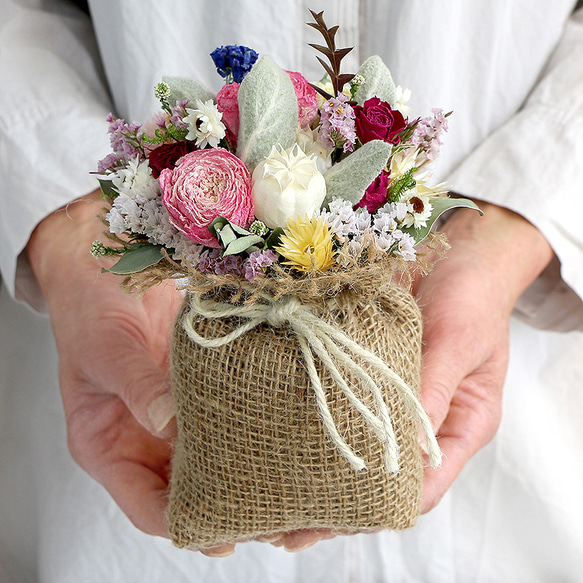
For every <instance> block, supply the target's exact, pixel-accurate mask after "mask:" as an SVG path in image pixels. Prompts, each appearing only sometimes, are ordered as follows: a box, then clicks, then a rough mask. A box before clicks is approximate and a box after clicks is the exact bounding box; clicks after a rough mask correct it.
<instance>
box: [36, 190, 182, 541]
mask: <svg viewBox="0 0 583 583" xmlns="http://www.w3.org/2000/svg"><path fill="white" fill-rule="evenodd" d="M101 207H102V203H101V202H100V200H99V197H98V194H97V192H95V193H93V194H91V195H89V196H87V197H84V198H83V199H80V200H78V201H76V202H74V203H72V204H71V205H69V207H67V208H66V209H62V210H60V211H57V212H56V213H54V214H53V215H51V216H49V217H47V218H46V219H45V220H44V221H43V222H42V223H41V224H40V225H39V226H38V227H37V229H36V230H35V232H34V233H33V235H32V237H31V240H30V242H29V245H28V248H27V250H28V253H29V257H30V260H31V263H32V265H33V269H34V271H35V274H36V276H37V279H38V281H39V283H40V285H41V287H42V289H43V292H44V294H45V296H46V298H47V301H48V304H49V310H50V316H51V324H52V327H53V333H54V336H55V340H56V345H57V350H58V353H59V376H60V384H61V392H62V398H63V404H64V409H65V415H66V420H67V431H68V442H69V448H70V450H71V453H72V455H73V457H74V459H75V460H76V461H77V463H79V465H80V466H81V467H83V468H84V469H85V470H86V471H87V472H88V473H89V474H90V475H91V476H92V477H94V478H95V479H96V480H97V481H99V482H100V483H101V484H103V485H104V486H105V488H106V489H107V490H108V491H109V492H110V494H111V495H112V496H113V498H114V499H115V500H116V502H117V503H118V504H119V506H120V507H121V509H122V510H123V511H124V512H125V513H126V514H127V515H128V517H129V518H130V519H131V520H132V522H133V523H134V524H135V525H136V526H137V527H138V528H140V529H141V530H143V531H145V532H148V533H151V534H156V535H160V536H167V534H166V532H167V528H166V525H165V521H164V511H165V506H166V501H165V490H166V487H167V483H168V469H169V460H170V443H169V441H168V437H170V436H171V434H172V429H171V427H172V425H170V426H168V422H169V421H170V419H171V417H172V400H171V397H170V394H169V390H170V387H169V378H168V348H169V338H170V330H171V326H172V322H173V319H174V317H175V315H176V312H177V310H178V307H179V304H180V300H181V298H180V295H179V294H178V293H177V292H176V291H175V290H174V289H173V286H158V287H157V288H156V289H152V290H150V291H149V292H147V293H146V294H145V295H144V297H143V298H141V299H137V298H136V297H134V296H130V295H129V294H127V293H125V292H123V291H122V290H121V288H120V286H119V283H120V282H119V278H117V277H116V276H114V275H112V274H101V273H100V271H101V266H102V264H101V263H100V262H98V261H96V260H95V259H94V258H93V257H91V255H90V253H89V250H90V247H91V242H92V241H93V240H94V239H97V238H101V237H100V236H101V232H102V231H103V225H102V224H101V222H100V221H99V219H98V218H97V214H98V213H99V211H100V209H101Z"/></svg>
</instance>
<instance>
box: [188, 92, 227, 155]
mask: <svg viewBox="0 0 583 583" xmlns="http://www.w3.org/2000/svg"><path fill="white" fill-rule="evenodd" d="M195 105H196V108H191V107H187V108H186V111H187V112H188V115H187V116H186V117H185V118H184V120H183V121H184V122H185V123H187V124H188V134H187V135H186V139H187V140H196V142H195V143H196V145H197V146H198V147H199V148H205V147H206V146H207V145H209V144H210V146H211V147H212V148H216V147H217V146H218V145H219V142H220V141H221V140H222V139H223V138H224V137H225V135H226V128H225V124H224V123H223V122H222V121H221V119H222V117H223V114H222V113H221V112H220V111H219V109H218V107H217V106H216V105H215V104H214V103H213V100H212V99H209V100H208V101H205V102H203V101H201V100H200V99H197V100H196V101H195Z"/></svg>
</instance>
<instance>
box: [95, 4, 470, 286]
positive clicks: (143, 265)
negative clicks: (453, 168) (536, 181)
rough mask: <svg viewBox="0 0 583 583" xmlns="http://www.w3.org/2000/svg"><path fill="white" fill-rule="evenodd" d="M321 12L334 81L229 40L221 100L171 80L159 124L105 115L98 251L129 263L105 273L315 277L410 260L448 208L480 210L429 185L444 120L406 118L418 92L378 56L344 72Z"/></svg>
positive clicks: (216, 56) (161, 90)
mask: <svg viewBox="0 0 583 583" xmlns="http://www.w3.org/2000/svg"><path fill="white" fill-rule="evenodd" d="M314 17H315V19H316V22H315V23H313V26H314V27H315V28H317V29H318V30H319V31H320V32H322V34H323V35H324V38H325V40H326V43H327V44H326V46H325V47H324V46H318V45H315V46H316V49H317V50H319V51H320V52H321V53H323V54H324V55H325V56H326V57H328V59H329V60H330V65H328V64H327V63H326V62H325V61H324V60H323V59H321V58H320V59H319V60H320V62H321V63H322V64H323V65H324V68H325V71H326V76H325V77H324V79H323V80H321V81H319V82H317V83H313V84H311V83H309V82H308V81H307V80H306V79H305V78H304V77H303V76H302V75H301V74H300V73H297V72H291V71H282V70H281V69H280V68H279V67H278V66H277V65H276V64H275V63H274V62H273V61H272V60H271V59H270V58H269V57H267V56H265V57H263V58H262V59H260V60H258V55H257V53H255V51H253V50H252V49H249V48H247V47H242V46H225V47H220V48H217V49H216V50H215V51H213V53H212V54H211V56H212V58H213V60H214V62H215V64H216V66H217V71H218V72H219V74H220V75H221V76H223V77H225V80H226V84H225V85H224V86H223V88H222V89H221V90H220V91H219V93H218V94H217V95H216V96H213V95H211V94H210V93H209V92H208V91H207V90H206V89H205V88H204V87H202V86H201V85H199V84H198V83H196V82H195V81H191V80H185V79H181V78H165V80H164V81H162V82H161V83H159V84H158V85H157V86H156V88H155V94H156V96H157V97H158V99H159V100H160V103H161V110H160V111H159V112H157V113H156V114H155V115H154V116H153V117H152V119H151V120H149V121H147V122H146V123H144V124H143V125H140V124H137V123H132V124H128V123H126V122H125V121H124V120H122V119H114V118H113V116H111V115H110V116H109V118H108V122H109V133H110V137H111V145H112V148H113V153H112V154H110V155H109V156H107V157H106V158H105V159H104V160H102V161H101V162H100V163H99V169H98V171H99V173H100V174H101V175H102V178H101V181H100V182H101V185H102V190H103V193H104V195H105V197H106V198H107V199H109V201H110V202H111V209H110V210H109V212H108V213H107V217H106V219H107V223H108V225H109V231H110V233H112V234H114V235H117V236H118V237H117V243H118V245H117V246H106V245H104V244H103V243H101V242H95V243H94V245H93V248H92V253H93V254H94V255H95V256H100V255H121V258H120V260H119V262H118V263H117V264H116V265H115V266H114V267H113V268H112V269H111V271H113V272H114V273H119V274H125V275H128V274H131V273H135V272H139V271H142V270H144V269H147V268H149V267H151V266H153V265H156V264H157V263H158V262H160V261H162V260H163V259H164V257H168V258H171V259H173V260H174V262H175V265H176V264H177V265H182V267H183V268H184V269H188V270H192V269H194V270H196V271H198V272H200V273H203V274H217V275H221V276H222V275H231V276H233V277H234V278H241V279H244V280H246V281H248V282H251V283H253V282H255V281H256V280H258V279H260V278H262V277H265V276H267V277H269V276H272V277H275V276H277V275H278V274H281V273H282V272H287V274H288V275H291V276H292V277H296V278H297V277H308V278H309V277H316V276H318V275H321V274H323V273H325V272H329V271H338V270H346V269H347V268H349V266H350V265H352V266H355V265H362V264H363V263H366V262H367V261H372V260H373V258H377V259H378V258H379V257H381V254H386V255H388V256H393V257H398V258H401V259H402V260H404V261H407V262H414V261H416V259H417V252H416V245H417V244H418V243H420V242H421V241H422V240H423V239H425V237H427V235H428V233H429V232H430V229H431V227H432V225H433V223H434V222H435V220H436V219H437V218H438V217H439V216H440V215H441V213H443V212H444V211H445V210H447V209H450V208H453V207H456V206H474V205H473V203H471V202H470V201H466V200H461V199H450V198H448V197H447V190H446V187H445V185H444V184H438V185H433V186H431V185H429V183H428V181H429V179H430V171H429V166H430V164H431V162H432V161H434V160H435V159H436V158H437V156H438V154H439V148H440V146H441V144H442V142H443V135H444V133H445V132H446V131H447V126H448V116H449V114H444V113H443V112H442V111H441V110H438V109H434V110H433V112H432V115H431V116H429V117H425V118H410V117H408V106H407V105H406V99H407V98H408V96H409V95H410V92H408V91H403V90H402V89H401V88H400V87H396V86H395V84H394V83H393V80H392V78H391V74H390V72H389V70H388V69H387V68H386V66H385V65H384V64H383V62H382V61H381V60H380V58H378V57H372V58H369V59H368V60H367V61H366V62H365V63H364V64H363V65H362V67H361V68H360V70H359V71H358V73H357V74H356V75H346V74H344V75H343V74H340V72H339V67H340V62H341V60H342V58H343V57H344V56H345V55H346V54H347V53H348V52H349V49H336V47H335V42H334V34H333V32H332V29H329V28H327V27H326V25H325V24H324V21H323V18H322V15H321V14H315V13H314ZM399 96H400V98H398V97H399ZM371 247H372V248H374V251H378V252H380V253H376V252H375V253H371ZM351 259H352V261H351Z"/></svg>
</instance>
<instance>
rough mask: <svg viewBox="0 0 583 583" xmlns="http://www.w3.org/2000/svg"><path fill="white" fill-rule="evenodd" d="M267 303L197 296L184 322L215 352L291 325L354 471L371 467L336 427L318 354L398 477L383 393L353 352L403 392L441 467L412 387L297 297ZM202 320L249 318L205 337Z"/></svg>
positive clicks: (323, 410) (333, 433)
mask: <svg viewBox="0 0 583 583" xmlns="http://www.w3.org/2000/svg"><path fill="white" fill-rule="evenodd" d="M262 298H263V299H264V300H265V302H266V303H259V302H255V303H254V304H251V305H248V306H247V305H243V306H235V305H232V304H226V303H221V302H216V301H214V300H211V299H203V298H202V297H201V295H200V294H193V295H192V296H191V309H190V311H189V312H188V313H187V314H186V316H185V317H184V322H183V326H184V330H185V332H186V333H187V334H188V336H189V337H190V338H191V339H192V340H193V341H194V342H196V343H197V344H199V345H200V346H203V347H205V348H216V347H220V346H224V345H226V344H229V343H230V342H232V341H233V340H235V339H236V338H239V337H240V336H242V335H243V334H246V333H247V332H249V330H251V329H253V328H255V326H258V325H259V324H263V323H267V324H270V325H271V326H273V327H276V328H279V327H282V326H284V325H289V326H290V327H291V329H292V330H293V331H294V332H295V334H296V335H297V340H298V343H299V346H300V349H301V351H302V354H303V356H304V359H305V364H306V370H307V372H308V376H309V377H310V381H311V383H312V386H313V389H314V393H315V395H316V402H317V404H318V407H319V409H320V414H321V417H322V420H323V423H324V426H325V427H326V429H327V430H328V433H329V434H330V437H331V438H332V441H333V442H334V444H335V445H336V447H337V448H338V450H339V451H340V453H341V454H342V455H343V456H344V457H345V458H346V459H347V460H348V462H349V463H350V465H352V467H353V468H354V469H356V470H362V469H364V468H366V465H365V462H364V460H363V459H362V458H360V457H358V456H357V455H356V454H355V453H354V451H353V450H352V448H351V447H350V446H349V445H348V444H347V443H346V441H345V440H344V439H343V438H342V436H341V435H340V433H339V431H338V429H337V427H336V424H335V423H334V419H333V418H332V415H331V413H330V409H329V407H328V403H327V401H326V395H325V393H324V389H323V387H322V382H321V380H320V377H319V375H318V371H317V370H316V364H315V361H314V354H315V355H316V356H317V357H318V358H319V359H320V361H321V362H322V364H323V366H324V367H325V368H326V369H327V370H328V372H329V374H330V376H331V377H332V378H333V379H334V381H335V382H336V384H337V385H338V387H339V388H340V389H341V390H342V392H343V393H344V394H345V395H346V397H347V398H348V400H349V401H350V403H351V404H352V405H353V406H354V408H355V409H356V410H357V411H358V412H359V413H360V414H361V415H362V416H363V418H364V419H365V421H366V422H367V423H368V425H369V426H370V427H371V429H372V430H373V431H374V433H375V435H376V436H377V438H378V439H379V440H380V441H381V443H383V445H384V463H385V468H386V470H387V472H389V473H396V472H398V471H399V447H398V444H397V440H396V438H395V432H394V430H393V425H392V423H391V418H390V413H389V409H388V407H387V404H386V402H385V400H384V398H383V393H382V390H381V388H380V387H379V386H378V384H377V383H376V382H375V381H374V380H373V378H372V377H371V376H370V375H369V374H368V373H367V372H366V371H365V370H364V369H363V368H362V367H361V366H360V365H358V364H357V363H356V362H354V360H353V358H351V357H350V356H349V354H347V352H351V353H352V354H353V355H355V356H358V357H359V358H360V359H362V361H364V362H366V363H367V364H368V365H370V366H371V367H372V368H373V369H374V370H375V372H376V373H377V374H378V375H379V376H380V377H381V378H384V379H385V380H387V381H388V382H389V383H391V384H392V385H393V386H395V387H396V388H397V389H399V391H400V392H401V395H402V396H403V398H404V400H405V403H406V404H407V406H408V407H409V408H410V409H411V410H412V411H413V412H414V413H415V414H416V415H417V417H418V419H419V421H420V423H421V427H422V429H423V432H424V434H425V438H426V440H427V449H428V453H429V463H430V465H431V466H432V467H436V466H438V465H439V464H440V463H441V450H440V449H439V446H438V444H437V440H436V438H435V435H434V433H433V427H432V426H431V422H430V421H429V417H428V416H427V413H425V411H424V409H423V407H422V406H421V404H420V403H419V400H418V399H417V397H416V395H415V393H414V392H413V391H412V390H411V388H410V387H409V386H408V385H407V384H406V383H405V381H404V380H403V379H402V378H401V377H400V376H399V375H398V374H397V373H395V372H394V371H393V370H392V369H391V368H390V367H389V366H387V364H386V363H385V362H384V361H383V360H382V359H381V358H379V357H378V356H376V355H375V354H374V353H373V352H371V351H370V350H367V349H366V348H363V347H362V346H360V345H359V344H358V343H356V342H354V340H352V339H351V338H349V337H348V336H347V335H346V334H345V333H344V332H342V331H341V330H339V329H338V328H336V327H334V326H332V325H331V324H329V323H328V322H326V321H324V320H323V319H322V318H320V317H318V316H317V315H315V314H314V313H313V312H312V311H311V310H310V309H309V308H308V307H307V306H305V305H304V304H302V303H301V302H299V301H298V300H297V299H296V298H295V297H293V296H287V297H285V298H283V299H281V300H277V301H274V300H273V298H270V297H267V296H262ZM198 315H200V316H203V317H204V318H229V317H238V318H246V319H247V322H244V323H243V324H241V326H239V327H238V328H235V329H234V330H233V331H232V332H229V333H228V334H225V336H221V337H219V338H205V337H203V336H201V335H200V334H198V332H197V331H196V330H195V328H194V320H195V318H196V317H197V316H198ZM335 361H336V362H337V363H338V364H340V365H341V366H342V367H344V368H345V369H346V370H348V371H349V372H350V373H352V374H353V375H354V376H355V377H356V378H357V379H359V380H360V381H361V383H362V385H363V386H364V387H368V389H369V390H370V392H371V394H372V395H373V398H374V402H375V405H376V408H377V409H378V414H375V413H373V411H371V410H370V408H369V407H367V406H366V405H365V404H364V403H363V402H362V401H361V400H360V399H359V398H358V397H357V396H356V395H355V394H354V392H353V391H352V389H351V388H350V387H349V386H348V384H347V382H346V381H345V380H344V378H343V377H342V375H341V374H340V371H339V370H338V367H337V365H336V363H335Z"/></svg>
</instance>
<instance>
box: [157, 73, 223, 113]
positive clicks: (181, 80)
mask: <svg viewBox="0 0 583 583" xmlns="http://www.w3.org/2000/svg"><path fill="white" fill-rule="evenodd" d="M162 81H164V82H165V83H168V86H169V87H170V96H169V97H168V103H169V104H170V105H172V106H173V105H176V102H177V101H183V100H185V99H188V100H189V101H195V100H196V99H200V100H201V101H208V100H209V99H212V100H214V99H215V96H214V95H213V94H212V93H211V92H210V91H209V90H208V89H207V88H206V87H205V86H204V85H201V84H200V83H197V82H196V81H194V80H193V79H186V78H185V77H162Z"/></svg>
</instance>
